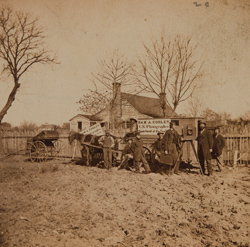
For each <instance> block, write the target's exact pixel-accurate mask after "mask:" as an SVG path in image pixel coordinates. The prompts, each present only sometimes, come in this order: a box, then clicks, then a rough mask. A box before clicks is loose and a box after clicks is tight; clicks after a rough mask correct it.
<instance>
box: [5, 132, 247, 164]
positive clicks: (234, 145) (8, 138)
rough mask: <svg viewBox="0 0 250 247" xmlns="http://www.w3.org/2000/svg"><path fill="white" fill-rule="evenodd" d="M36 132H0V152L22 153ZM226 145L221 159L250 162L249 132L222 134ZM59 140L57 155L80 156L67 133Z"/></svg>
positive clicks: (232, 162) (231, 161)
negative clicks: (59, 149)
mask: <svg viewBox="0 0 250 247" xmlns="http://www.w3.org/2000/svg"><path fill="white" fill-rule="evenodd" d="M37 134H38V133H37V132H0V154H15V153H16V154H18V153H21V152H22V153H23V152H24V151H25V150H26V147H27V141H28V140H30V139H31V138H32V137H34V136H35V135H37ZM224 137H225V141H226V146H225V148H224V150H223V153H222V157H223V161H224V162H225V163H227V164H230V165H233V164H234V163H235V162H238V163H241V164H242V163H247V164H249V162H250V134H224ZM59 140H61V141H62V142H63V144H64V148H63V149H62V151H61V152H60V153H58V156H61V157H73V158H76V157H81V153H80V145H79V144H78V143H77V142H73V143H72V144H70V143H69V140H68V134H67V133H62V134H60V135H59Z"/></svg>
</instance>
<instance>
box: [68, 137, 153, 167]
mask: <svg viewBox="0 0 250 247" xmlns="http://www.w3.org/2000/svg"><path fill="white" fill-rule="evenodd" d="M112 137H113V138H114V140H115V146H114V148H112V151H113V158H112V163H113V164H112V165H113V166H118V165H119V163H120V161H121V155H122V150H123V148H124V146H125V145H126V141H125V139H124V138H118V137H116V136H112ZM100 138H101V136H97V135H92V134H87V135H84V134H80V133H75V135H74V136H71V139H77V140H78V141H79V142H80V144H81V146H82V149H81V155H82V160H83V163H84V164H86V165H87V166H100V165H101V164H102V163H103V147H102V146H101V145H100V144H99V142H98V140H99V139H100ZM144 153H145V158H146V159H147V161H148V163H149V164H150V163H151V152H150V150H149V149H148V148H147V147H144Z"/></svg>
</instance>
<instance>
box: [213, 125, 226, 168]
mask: <svg viewBox="0 0 250 247" xmlns="http://www.w3.org/2000/svg"><path fill="white" fill-rule="evenodd" d="M219 132H220V128H219V127H216V128H215V129H214V135H213V153H212V156H213V158H214V159H216V162H217V166H218V167H219V170H220V171H221V170H222V168H221V167H223V161H222V157H221V155H222V150H223V148H224V147H225V139H224V137H223V136H222V135H221V134H219Z"/></svg>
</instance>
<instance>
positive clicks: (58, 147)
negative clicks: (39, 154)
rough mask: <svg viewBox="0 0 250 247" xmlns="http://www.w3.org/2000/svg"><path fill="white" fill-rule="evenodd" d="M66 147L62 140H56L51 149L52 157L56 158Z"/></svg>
mask: <svg viewBox="0 0 250 247" xmlns="http://www.w3.org/2000/svg"><path fill="white" fill-rule="evenodd" d="M65 148H66V145H65V143H64V142H63V140H56V141H54V142H53V149H52V156H53V157H54V156H56V155H58V154H59V153H60V154H62V152H63V151H64V150H65Z"/></svg>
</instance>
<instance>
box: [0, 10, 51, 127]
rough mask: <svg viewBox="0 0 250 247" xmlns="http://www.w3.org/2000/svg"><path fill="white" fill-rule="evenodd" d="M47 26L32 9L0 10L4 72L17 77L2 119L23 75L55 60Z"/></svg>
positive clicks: (0, 39) (0, 44)
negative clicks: (46, 42)
mask: <svg viewBox="0 0 250 247" xmlns="http://www.w3.org/2000/svg"><path fill="white" fill-rule="evenodd" d="M44 38H45V36H44V30H43V29H42V27H40V26H39V24H38V19H36V18H32V17H31V15H30V14H29V13H22V12H14V11H13V10H12V9H11V8H3V9H2V10H1V12H0V58H1V59H2V60H3V62H4V67H3V72H6V73H7V74H8V75H9V76H12V77H13V79H14V86H13V88H12V91H11V92H10V94H9V97H8V99H7V102H6V104H5V105H4V107H3V109H2V110H1V111H0V123H1V121H2V119H3V117H4V115H5V114H6V113H7V111H8V110H9V108H10V107H11V105H12V103H13V101H14V100H15V96H16V93H17V91H18V89H19V88H20V86H21V83H20V78H21V76H22V75H24V74H25V73H26V72H27V71H28V70H29V69H30V68H31V67H32V66H33V65H35V64H48V63H51V62H55V57H53V56H51V53H50V52H49V51H46V50H45V48H44Z"/></svg>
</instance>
